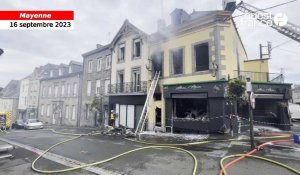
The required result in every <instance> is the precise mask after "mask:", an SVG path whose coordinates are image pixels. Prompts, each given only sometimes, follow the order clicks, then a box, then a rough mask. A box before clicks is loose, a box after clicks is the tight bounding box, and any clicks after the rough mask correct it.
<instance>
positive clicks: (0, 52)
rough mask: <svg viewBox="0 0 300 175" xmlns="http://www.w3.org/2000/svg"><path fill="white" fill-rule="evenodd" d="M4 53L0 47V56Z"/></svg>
mask: <svg viewBox="0 0 300 175" xmlns="http://www.w3.org/2000/svg"><path fill="white" fill-rule="evenodd" d="M3 53H4V51H3V49H1V48H0V56H1V55H2V54H3Z"/></svg>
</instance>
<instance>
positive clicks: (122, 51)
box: [118, 44, 125, 63]
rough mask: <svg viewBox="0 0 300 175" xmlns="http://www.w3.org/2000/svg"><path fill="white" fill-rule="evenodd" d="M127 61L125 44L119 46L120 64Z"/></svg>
mask: <svg viewBox="0 0 300 175" xmlns="http://www.w3.org/2000/svg"><path fill="white" fill-rule="evenodd" d="M124 61H125V44H120V45H119V51H118V63H119V62H124Z"/></svg>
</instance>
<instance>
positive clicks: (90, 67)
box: [87, 60, 93, 73]
mask: <svg viewBox="0 0 300 175" xmlns="http://www.w3.org/2000/svg"><path fill="white" fill-rule="evenodd" d="M87 72H88V73H92V72H93V60H89V61H88V68H87Z"/></svg>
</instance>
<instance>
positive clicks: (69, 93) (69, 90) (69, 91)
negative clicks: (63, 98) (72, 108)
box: [67, 84, 71, 97]
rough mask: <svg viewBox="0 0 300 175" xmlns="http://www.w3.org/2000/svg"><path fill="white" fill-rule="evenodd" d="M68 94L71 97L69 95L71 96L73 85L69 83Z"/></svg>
mask: <svg viewBox="0 0 300 175" xmlns="http://www.w3.org/2000/svg"><path fill="white" fill-rule="evenodd" d="M67 93H68V94H67V96H68V97H69V96H71V85H70V84H68V91H67Z"/></svg>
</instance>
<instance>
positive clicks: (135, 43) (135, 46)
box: [133, 39, 141, 58]
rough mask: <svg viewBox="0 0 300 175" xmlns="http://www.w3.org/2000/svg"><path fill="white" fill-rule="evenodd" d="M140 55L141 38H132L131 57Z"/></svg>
mask: <svg viewBox="0 0 300 175" xmlns="http://www.w3.org/2000/svg"><path fill="white" fill-rule="evenodd" d="M140 56H141V40H140V39H135V40H133V58H139V57H140Z"/></svg>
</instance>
